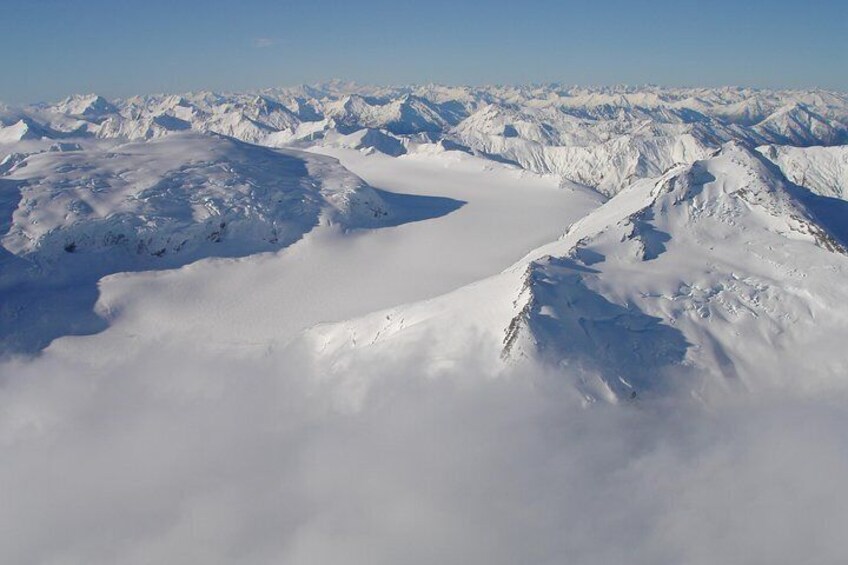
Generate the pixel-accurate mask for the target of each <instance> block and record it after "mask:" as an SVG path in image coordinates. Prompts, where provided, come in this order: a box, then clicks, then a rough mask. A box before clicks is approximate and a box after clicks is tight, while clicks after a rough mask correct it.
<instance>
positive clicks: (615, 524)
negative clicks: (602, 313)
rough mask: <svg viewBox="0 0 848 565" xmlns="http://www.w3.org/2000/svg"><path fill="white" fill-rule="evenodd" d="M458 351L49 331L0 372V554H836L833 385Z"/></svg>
mask: <svg viewBox="0 0 848 565" xmlns="http://www.w3.org/2000/svg"><path fill="white" fill-rule="evenodd" d="M475 365H476V363H475V362H474V359H473V358H469V359H468V362H467V364H466V365H465V366H461V367H457V368H456V370H455V371H454V372H452V373H451V374H446V375H443V376H441V377H436V378H433V377H431V376H430V377H425V376H423V375H419V374H416V372H415V370H414V369H412V367H414V366H415V364H414V363H409V362H408V359H406V360H404V359H403V358H402V357H399V358H398V359H396V360H395V361H394V362H388V361H387V362H386V363H383V364H381V365H380V366H373V365H372V366H367V367H351V368H350V371H351V372H358V373H359V375H358V378H359V379H361V380H363V381H364V382H368V383H370V385H369V387H368V388H367V390H366V392H365V397H364V401H363V402H362V403H361V404H359V405H358V408H356V409H355V410H339V408H338V404H337V403H336V402H335V396H336V394H337V393H338V391H337V390H336V389H335V388H334V387H335V384H334V383H332V382H327V381H326V380H321V379H317V378H316V376H315V375H311V374H310V370H309V369H308V367H309V366H310V364H309V362H308V360H306V359H304V358H303V357H302V356H300V355H299V354H297V352H291V351H290V352H287V353H285V354H282V353H279V352H277V353H273V354H271V355H269V356H268V357H266V358H264V359H262V360H245V359H234V358H228V357H219V356H217V355H212V354H201V353H200V352H198V351H197V350H187V349H186V347H185V345H184V344H183V345H180V344H176V343H175V344H164V343H162V344H158V345H155V346H154V345H149V346H144V347H143V348H141V349H139V350H138V351H137V352H135V353H133V354H129V355H127V357H126V359H125V360H124V361H123V363H122V364H121V365H120V366H115V367H112V368H110V369H108V370H104V369H102V368H101V367H98V366H97V365H94V364H92V365H89V364H85V363H81V364H74V363H69V362H68V360H67V359H61V358H60V356H57V355H55V354H52V353H51V352H50V351H48V352H46V353H45V355H44V356H42V358H40V359H38V360H35V361H33V362H24V363H21V362H18V363H15V364H12V363H6V364H4V365H2V366H0V371H1V372H3V373H4V374H6V375H7V378H6V380H5V381H4V383H3V387H2V389H0V499H2V500H3V501H4V502H3V505H1V506H0V562H4V563H25V562H65V563H101V562H109V563H149V562H171V561H175V560H176V561H180V562H205V563H233V562H238V563H271V562H275V563H280V562H285V563H292V564H295V565H297V564H302V563H310V564H314V563H336V562H345V563H351V564H357V563H373V564H383V563H385V564H389V563H398V562H403V563H407V564H412V565H415V564H419V563H421V564H423V563H434V562H439V563H486V564H500V563H503V564H507V563H517V562H526V563H562V562H566V561H567V562H569V563H575V564H578V565H579V564H595V563H616V562H618V563H624V562H626V563H633V564H643V563H644V564H648V563H663V562H664V563H691V564H701V563H703V564H706V563H716V562H721V563H746V562H751V563H753V562H775V563H780V562H782V563H785V562H804V563H836V562H845V560H846V557H848V542H846V541H845V537H844V531H843V530H844V527H843V526H844V524H845V523H848V505H846V504H844V501H845V500H846V499H848V486H846V484H845V482H844V480H843V478H844V477H845V476H848V455H846V454H848V437H846V435H845V434H844V430H845V429H846V426H848V408H846V406H848V404H846V403H844V402H843V400H844V399H841V398H830V399H816V398H803V399H802V398H796V397H771V398H754V397H745V398H741V399H735V400H726V401H718V402H716V403H715V404H714V405H713V406H711V407H710V408H709V409H705V408H703V407H699V406H697V405H691V404H689V403H686V402H668V403H658V404H645V403H642V404H635V405H626V406H596V407H593V408H589V409H585V408H581V407H580V404H579V402H578V399H575V398H572V397H571V395H570V393H568V392H567V391H568V389H567V388H565V387H561V386H558V383H557V381H556V377H552V376H549V375H529V374H521V375H512V376H511V377H506V378H503V379H491V378H489V377H486V376H485V375H480V374H477V373H476V372H475Z"/></svg>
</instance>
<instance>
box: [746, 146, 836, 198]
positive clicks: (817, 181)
mask: <svg viewBox="0 0 848 565" xmlns="http://www.w3.org/2000/svg"><path fill="white" fill-rule="evenodd" d="M759 151H760V152H761V153H762V154H763V155H765V156H766V157H768V158H769V159H771V160H772V161H774V162H775V164H777V166H779V167H780V169H781V170H782V171H783V174H785V175H786V177H787V178H788V179H790V180H791V181H792V182H794V183H796V184H799V185H801V186H804V187H806V188H809V189H810V190H812V191H814V192H816V193H818V194H821V195H822V196H832V197H834V198H842V199H845V198H846V195H848V146H846V145H840V146H836V147H791V146H777V145H770V146H766V147H761V148H760V149H759Z"/></svg>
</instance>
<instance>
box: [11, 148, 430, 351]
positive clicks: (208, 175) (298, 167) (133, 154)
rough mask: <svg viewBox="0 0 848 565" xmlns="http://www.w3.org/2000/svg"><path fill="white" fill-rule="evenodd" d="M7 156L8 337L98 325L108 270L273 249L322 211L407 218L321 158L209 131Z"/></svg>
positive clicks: (32, 344)
mask: <svg viewBox="0 0 848 565" xmlns="http://www.w3.org/2000/svg"><path fill="white" fill-rule="evenodd" d="M7 165H9V166H8V167H7V168H8V169H9V171H8V173H7V175H6V177H5V178H4V180H3V185H2V198H3V200H2V202H3V216H4V218H8V221H7V224H6V225H4V226H3V230H2V231H3V236H2V239H0V242H2V245H3V248H4V249H3V255H2V256H0V265H2V267H3V269H2V273H0V289H1V290H0V292H2V296H3V297H4V300H3V305H2V309H1V310H0V311H1V312H2V316H0V334H2V337H3V342H4V348H3V349H4V350H11V351H14V350H16V349H18V348H21V349H23V350H24V351H31V350H33V349H38V348H41V347H43V346H44V345H46V344H47V343H49V341H50V340H51V339H53V338H54V337H57V336H59V335H63V334H64V333H89V332H90V331H95V330H97V329H102V327H103V322H102V320H100V319H99V318H97V317H96V316H95V315H94V313H93V311H92V307H93V305H94V301H95V300H96V297H97V288H96V284H97V280H98V279H99V278H101V277H103V276H105V275H108V274H111V273H117V272H123V271H139V270H153V269H169V268H175V267H179V266H182V265H185V264H187V263H191V262H193V261H196V260H198V259H202V258H204V257H241V256H246V255H250V254H254V253H259V252H268V251H274V250H278V249H281V248H283V247H286V246H288V245H290V244H292V243H294V242H295V241H297V240H299V239H301V238H302V237H303V236H304V234H306V233H308V232H310V231H311V230H312V229H313V228H315V227H316V226H318V225H320V224H324V225H334V226H337V227H338V228H339V229H341V230H349V229H356V228H367V227H378V226H385V225H392V224H396V223H400V222H405V221H410V220H411V219H416V216H415V214H414V213H410V212H409V211H407V210H403V209H402V208H401V207H397V208H393V206H391V205H390V204H388V203H387V202H386V201H384V200H383V198H382V197H381V195H380V193H379V192H377V191H376V190H374V189H373V188H371V187H370V186H368V185H367V184H366V183H365V182H364V181H362V180H361V179H360V178H358V177H356V176H355V175H353V174H351V173H350V172H349V171H347V170H346V169H344V168H343V167H342V166H341V165H339V164H338V162H337V161H335V160H334V159H332V158H327V157H321V156H317V155H314V154H307V153H302V152H297V151H290V150H288V151H286V150H271V149H267V148H262V147H258V146H253V145H248V144H246V143H243V142H240V141H236V140H233V139H229V138H224V137H221V136H218V135H201V134H195V133H188V134H180V135H173V136H169V137H166V138H161V139H157V140H154V141H150V142H142V143H139V142H132V143H126V144H114V143H113V144H108V145H105V146H104V144H102V143H101V144H95V145H94V146H89V147H87V148H83V147H82V146H80V145H79V144H76V145H74V144H64V145H55V146H51V149H50V150H47V151H43V152H37V153H34V154H30V155H29V156H26V155H18V156H17V157H15V158H14V159H11V160H10V162H9V163H7ZM63 288H66V289H68V290H67V292H65V293H64V294H63V293H62V292H61V289H63ZM80 320H82V321H80Z"/></svg>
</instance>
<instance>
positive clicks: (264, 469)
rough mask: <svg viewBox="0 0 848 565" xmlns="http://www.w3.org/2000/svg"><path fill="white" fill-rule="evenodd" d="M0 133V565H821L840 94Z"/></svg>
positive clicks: (174, 115)
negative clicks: (186, 564)
mask: <svg viewBox="0 0 848 565" xmlns="http://www.w3.org/2000/svg"><path fill="white" fill-rule="evenodd" d="M0 108H2V111H1V112H0V454H2V456H0V500H2V501H3V504H2V505H0V561H2V562H4V563H5V562H8V563H150V562H190V563H191V562H203V563H232V562H239V563H257V564H260V563H261V564H264V563H280V562H284V563H294V564H300V563H304V564H306V563H308V564H316V563H317V564H324V563H354V564H356V563H386V564H390V563H392V564H393V563H411V564H416V563H422V564H423V563H434V562H440V563H481V564H482V563H485V564H498V563H503V564H509V563H517V562H521V563H540V564H542V563H563V562H568V563H577V564H587V565H588V564H601V563H636V564H641V563H644V564H649V563H691V564H702V563H703V564H707V563H716V562H721V563H763V562H774V563H800V562H803V563H816V564H818V563H821V564H830V563H840V562H845V561H846V560H848V544H846V543H845V536H844V525H845V524H846V523H848V510H846V509H848V488H846V487H845V484H844V477H845V476H846V474H848V442H846V436H845V434H844V429H845V426H846V425H848V403H846V401H848V395H847V394H846V393H848V378H847V377H846V375H848V356H846V354H845V352H844V350H843V347H844V342H845V339H846V337H848V287H846V285H845V284H844V281H845V279H846V276H848V202H847V201H846V200H848V199H846V196H845V195H846V190H848V177H846V174H848V160H846V155H848V153H846V151H845V150H846V148H848V145H846V143H848V96H846V95H845V94H844V93H838V92H827V91H821V90H811V91H764V90H750V89H737V88H720V89H706V88H704V89H700V88H690V89H665V88H659V87H644V88H629V87H616V88H600V89H587V88H578V87H564V86H559V85H550V86H534V87H447V86H437V85H429V86H410V87H398V88H388V87H365V86H357V85H350V84H341V83H331V84H328V85H318V86H312V87H306V86H304V87H298V88H290V89H273V90H266V91H261V92H251V93H229V94H219V93H209V92H201V93H188V94H184V95H152V96H138V97H133V98H129V99H125V100H106V99H105V98H103V97H100V96H97V95H80V96H72V97H69V98H68V99H66V100H63V101H61V102H59V103H56V104H38V105H32V106H27V107H22V108H7V107H3V106H0ZM740 556H744V558H741V559H740Z"/></svg>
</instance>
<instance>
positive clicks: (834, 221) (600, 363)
mask: <svg viewBox="0 0 848 565" xmlns="http://www.w3.org/2000/svg"><path fill="white" fill-rule="evenodd" d="M832 203H833V202H832V201H830V200H826V199H824V198H823V197H821V196H818V195H816V194H814V193H811V192H809V191H807V190H805V189H803V188H801V187H798V186H797V185H795V184H793V183H791V182H790V181H788V180H787V179H785V178H784V177H783V175H782V174H781V172H780V170H779V169H778V168H777V167H776V166H775V165H773V164H772V163H771V162H770V161H768V160H766V159H765V158H764V157H762V156H761V155H760V154H759V153H757V152H756V151H754V150H752V149H751V148H749V147H747V146H745V145H743V144H739V143H729V144H725V145H724V146H722V147H721V149H720V150H718V151H717V152H715V153H714V154H713V155H712V156H709V157H708V158H705V159H701V160H698V161H696V162H694V163H692V164H690V165H680V166H677V167H674V168H672V169H670V170H669V171H668V172H666V174H664V175H662V176H661V177H660V178H658V179H652V180H642V181H637V182H635V183H634V184H632V185H631V186H630V187H628V188H627V189H625V190H622V191H621V192H620V193H618V194H617V195H616V196H615V197H613V198H612V199H610V200H609V201H608V202H606V203H605V204H604V205H603V206H601V207H600V208H598V209H597V210H596V211H595V212H592V213H591V214H589V215H588V216H586V217H585V218H583V219H582V220H579V221H578V222H576V223H575V224H573V225H572V226H571V227H570V228H569V229H568V231H567V233H566V234H565V235H564V236H563V238H562V239H560V240H558V241H556V242H552V243H550V244H548V245H546V246H542V247H541V248H539V249H537V250H535V251H534V252H532V253H530V254H528V256H527V257H525V258H524V259H523V260H522V261H520V262H518V263H517V264H515V265H514V266H513V267H511V268H510V269H507V270H506V271H504V272H503V273H501V274H499V275H496V276H494V277H492V278H489V279H486V280H483V281H480V282H478V283H475V284H473V285H470V286H467V287H463V288H461V289H458V290H456V291H454V292H452V293H450V294H447V295H444V296H442V297H438V298H435V299H433V300H429V301H426V302H422V303H416V304H412V305H408V306H404V307H399V308H395V309H392V310H389V311H385V312H378V313H375V314H373V315H371V316H367V317H365V318H363V319H360V320H353V321H349V322H344V323H341V324H329V325H323V326H319V327H317V328H315V329H313V330H311V331H310V332H308V333H307V334H306V340H307V341H308V342H309V343H311V344H312V346H313V348H314V349H315V350H316V351H317V352H319V357H318V358H319V359H320V361H321V362H323V363H327V367H328V368H327V371H328V372H329V373H332V372H333V370H334V369H333V367H336V368H338V367H345V366H347V365H348V364H349V363H350V362H351V358H364V359H365V360H366V361H367V360H369V359H372V360H375V359H378V358H380V356H382V355H386V354H387V351H393V352H397V351H398V350H401V349H402V348H409V349H410V350H415V351H422V350H425V351H427V354H426V356H427V359H429V363H430V364H431V370H433V371H440V370H443V369H444V368H445V367H450V366H452V363H454V362H459V361H460V360H461V359H462V358H463V356H465V355H467V352H466V351H464V349H463V347H464V345H463V344H466V345H467V344H468V343H474V344H475V347H478V348H479V349H480V350H482V351H484V352H488V353H486V354H485V355H483V358H484V361H482V363H483V364H485V363H488V365H487V367H488V369H487V370H490V371H494V372H497V371H498V370H499V369H498V367H503V368H505V367H508V366H511V365H513V364H515V363H527V362H530V363H533V364H542V365H545V366H550V367H553V368H555V369H556V370H557V371H559V372H560V373H561V374H562V375H563V376H565V377H567V378H569V379H571V381H572V382H573V384H574V386H576V387H577V388H578V390H580V391H581V392H582V393H583V394H584V396H585V398H586V399H587V400H589V401H593V400H598V399H606V400H608V401H611V402H620V401H622V400H626V399H630V398H631V397H640V396H644V395H646V394H647V395H651V394H661V393H663V392H668V391H670V390H679V389H684V390H687V391H689V392H690V393H692V394H696V395H704V394H710V393H711V392H715V391H717V390H727V389H735V388H738V387H743V388H749V389H754V390H759V389H761V388H768V387H774V386H779V387H784V386H795V387H804V388H809V387H816V386H819V385H821V384H822V383H826V382H833V381H832V379H839V378H840V375H843V374H844V373H845V371H846V370H848V362H845V361H844V360H843V361H841V362H836V361H835V360H834V359H833V358H832V357H831V358H830V359H831V361H830V362H829V363H828V364H827V366H822V365H821V363H820V361H821V355H822V354H823V353H824V352H826V351H832V350H833V348H838V347H839V345H838V342H839V341H840V339H841V338H840V337H839V336H844V335H847V334H848V322H846V320H848V318H846V317H845V316H844V315H842V313H841V312H842V311H843V310H842V308H843V306H842V305H843V304H844V303H845V301H846V300H848V291H845V290H844V285H842V284H840V282H839V281H840V280H841V279H842V278H843V277H844V276H845V275H846V274H848V256H846V246H847V245H848V230H846V229H845V227H844V226H845V222H846V220H848V206H841V207H839V208H837V209H834V208H833V207H832V206H831V205H832ZM789 352H792V353H791V354H789ZM486 359H487V360H488V361H485V360H486ZM811 375H814V377H813V376H811ZM337 376H338V378H339V379H342V380H343V379H344V378H345V377H344V375H343V374H341V373H340V374H338V375H337ZM352 386H355V384H354V385H352Z"/></svg>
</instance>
